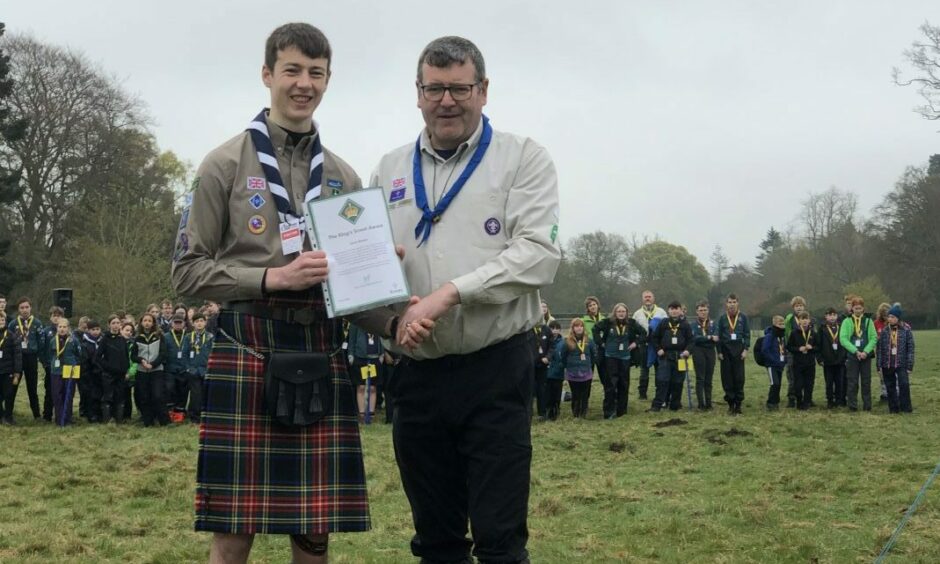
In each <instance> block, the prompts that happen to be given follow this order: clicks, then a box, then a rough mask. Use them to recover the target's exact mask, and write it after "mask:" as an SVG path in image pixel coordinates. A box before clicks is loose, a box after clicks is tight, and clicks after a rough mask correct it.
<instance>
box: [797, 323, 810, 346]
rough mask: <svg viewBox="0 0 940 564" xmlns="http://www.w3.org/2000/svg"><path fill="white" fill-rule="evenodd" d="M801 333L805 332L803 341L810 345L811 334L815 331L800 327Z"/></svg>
mask: <svg viewBox="0 0 940 564" xmlns="http://www.w3.org/2000/svg"><path fill="white" fill-rule="evenodd" d="M800 333H802V334H803V342H804V343H805V344H807V345H808V344H809V338H810V336H812V334H813V331H812V330H810V331H809V332H807V331H806V330H805V329H803V328H802V327H800Z"/></svg>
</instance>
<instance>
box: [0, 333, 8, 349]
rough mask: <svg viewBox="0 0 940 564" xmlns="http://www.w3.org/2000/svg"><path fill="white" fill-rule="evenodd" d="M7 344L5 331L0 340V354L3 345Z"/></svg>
mask: <svg viewBox="0 0 940 564" xmlns="http://www.w3.org/2000/svg"><path fill="white" fill-rule="evenodd" d="M5 342H7V331H4V332H3V338H0V352H2V351H3V343H5Z"/></svg>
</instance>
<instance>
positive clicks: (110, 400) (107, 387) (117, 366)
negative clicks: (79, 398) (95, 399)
mask: <svg viewBox="0 0 940 564" xmlns="http://www.w3.org/2000/svg"><path fill="white" fill-rule="evenodd" d="M128 346H129V343H128V341H127V339H125V338H124V336H123V335H121V319H120V318H119V317H118V316H117V315H111V316H110V317H108V333H107V334H105V335H104V336H103V337H101V341H100V342H99V343H98V351H97V353H96V355H95V363H96V364H97V365H98V367H99V368H101V422H102V423H108V422H110V421H111V417H112V416H113V417H114V419H115V422H117V423H122V422H123V421H124V401H125V399H124V390H125V389H126V388H127V380H128V379H129V371H130V367H131V363H130V357H129V355H128Z"/></svg>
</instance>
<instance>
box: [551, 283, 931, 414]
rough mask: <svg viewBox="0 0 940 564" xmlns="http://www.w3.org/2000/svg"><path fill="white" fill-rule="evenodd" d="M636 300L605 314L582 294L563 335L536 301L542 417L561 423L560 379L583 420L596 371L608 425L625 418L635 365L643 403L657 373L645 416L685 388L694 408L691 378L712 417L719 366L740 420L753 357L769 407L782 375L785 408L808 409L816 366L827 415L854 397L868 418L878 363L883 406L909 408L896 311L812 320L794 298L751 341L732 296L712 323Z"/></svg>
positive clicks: (910, 360)
mask: <svg viewBox="0 0 940 564" xmlns="http://www.w3.org/2000/svg"><path fill="white" fill-rule="evenodd" d="M642 300H643V304H642V306H641V307H640V308H639V309H638V310H637V311H636V312H635V313H634V314H633V315H631V314H630V310H629V309H628V308H627V306H626V305H625V304H623V303H618V304H616V305H614V307H613V308H612V309H611V310H610V313H609V315H606V316H605V315H604V314H602V313H601V306H600V303H599V302H598V300H597V298H595V297H593V296H591V297H588V298H587V299H586V300H585V309H586V310H587V311H586V315H584V316H583V317H578V318H575V319H573V320H571V323H570V326H569V327H567V328H565V329H563V328H562V326H561V324H560V323H559V322H558V321H556V320H555V319H554V318H553V317H552V316H551V313H550V312H549V308H548V305H547V304H546V303H544V302H543V303H542V312H543V317H542V323H541V324H540V325H539V326H537V327H535V329H534V330H533V331H534V333H535V336H536V339H534V342H535V345H534V346H535V347H536V354H535V365H536V371H535V373H536V376H535V390H536V394H535V395H536V401H537V413H538V416H539V418H540V419H543V420H554V419H557V417H558V414H559V406H560V403H561V398H562V397H563V394H562V386H563V383H564V382H566V381H567V382H568V385H569V386H570V388H571V412H572V415H573V416H574V417H576V418H579V417H585V416H586V414H587V412H588V400H589V398H590V394H591V381H592V380H593V377H594V371H595V369H596V371H597V374H598V377H599V378H600V382H601V384H602V385H603V389H604V400H603V416H604V418H605V419H614V418H617V417H620V416H622V415H624V414H625V413H626V411H627V399H628V395H629V386H630V369H631V367H639V371H640V376H639V386H638V392H639V398H640V399H641V400H645V399H647V393H648V388H649V380H650V377H649V376H650V371H651V370H652V371H653V373H654V383H655V394H654V396H653V400H652V406H651V407H650V411H654V412H655V411H661V410H663V409H670V410H678V409H680V408H681V406H682V396H683V387H684V386H683V384H684V383H685V384H686V386H685V387H686V390H685V393H686V395H687V398H688V405H689V406H690V407H691V405H692V395H693V394H692V389H691V388H692V385H691V381H692V378H691V372H693V371H694V374H695V378H694V380H695V385H694V387H695V392H694V395H695V399H696V406H697V408H698V409H699V410H710V409H712V377H713V375H714V371H715V366H716V364H718V365H719V370H720V374H721V386H722V388H723V390H724V401H725V402H726V403H727V405H728V413H729V414H732V415H736V414H740V413H741V404H742V402H743V401H744V365H745V360H746V359H747V357H748V355H749V354H750V355H752V356H753V357H754V360H755V361H756V362H757V364H758V365H759V366H761V367H762V368H763V369H764V370H765V371H766V373H767V377H768V380H769V390H768V393H767V401H766V406H767V409H768V410H776V409H778V408H779V407H780V401H781V398H780V389H781V384H782V382H783V379H784V378H786V380H787V397H786V399H787V404H788V407H791V408H796V409H801V410H805V409H810V408H811V407H813V406H814V405H815V404H814V403H813V388H814V385H815V380H816V366H817V365H820V366H821V367H822V370H823V376H824V378H825V386H826V405H827V407H828V408H829V409H835V408H841V407H846V408H847V409H848V410H849V411H858V409H859V399H858V398H859V392H860V393H861V409H862V410H864V411H871V409H872V393H871V375H872V364H873V363H874V365H875V368H876V370H877V372H878V374H879V375H880V377H881V389H882V395H881V399H882V400H883V401H886V402H887V404H888V409H889V411H890V412H891V413H901V412H911V411H912V407H911V394H910V380H909V378H910V375H911V373H912V372H913V370H914V334H913V332H912V331H911V328H910V325H908V324H907V323H905V322H903V321H901V317H902V311H901V307H900V305H899V304H894V305H893V306H892V305H890V304H881V306H880V307H879V308H878V310H877V312H876V314H875V315H874V316H872V315H870V314H869V313H866V310H865V301H864V300H863V299H862V298H860V297H858V296H846V297H845V310H844V311H842V312H839V311H837V310H836V309H835V308H829V309H827V310H825V313H824V316H823V318H822V319H820V320H818V321H817V320H814V319H813V318H812V317H811V316H810V314H809V311H808V310H807V304H806V300H805V299H803V298H802V297H800V296H796V297H794V298H793V299H792V301H791V306H792V308H793V311H792V313H789V314H788V315H787V316H786V317H783V316H779V315H775V316H774V317H773V322H772V325H771V326H769V327H767V328H766V329H764V330H763V333H762V335H761V336H760V337H759V338H757V339H754V342H753V343H752V339H751V330H752V328H751V327H750V326H749V325H748V319H747V316H746V315H745V314H743V313H741V311H740V304H739V303H738V299H737V296H735V295H734V294H729V295H728V297H727V299H726V301H725V311H724V312H723V314H722V315H721V316H719V317H718V318H717V320H716V319H712V318H711V317H709V304H708V303H707V302H699V303H698V304H696V306H695V313H694V315H688V316H687V312H686V308H685V307H684V306H683V304H680V303H679V302H672V303H670V304H669V305H668V307H667V308H666V309H665V310H664V309H662V308H661V307H658V306H657V305H656V302H655V297H654V295H653V293H652V292H649V291H646V292H643V294H642ZM687 378H688V379H687Z"/></svg>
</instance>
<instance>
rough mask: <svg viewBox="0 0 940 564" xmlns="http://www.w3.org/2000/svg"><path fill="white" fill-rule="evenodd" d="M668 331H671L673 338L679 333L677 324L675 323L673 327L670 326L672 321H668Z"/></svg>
mask: <svg viewBox="0 0 940 564" xmlns="http://www.w3.org/2000/svg"><path fill="white" fill-rule="evenodd" d="M669 331H671V332H672V336H673V337H675V336H676V334H677V333H678V332H679V324H678V323H676V324H675V325H673V324H672V321H670V322H669Z"/></svg>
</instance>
